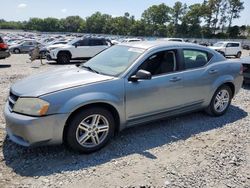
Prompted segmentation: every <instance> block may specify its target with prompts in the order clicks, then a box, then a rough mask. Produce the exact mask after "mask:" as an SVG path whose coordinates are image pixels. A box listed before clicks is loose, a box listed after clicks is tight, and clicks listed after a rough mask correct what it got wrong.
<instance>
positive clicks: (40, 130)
mask: <svg viewBox="0 0 250 188" xmlns="http://www.w3.org/2000/svg"><path fill="white" fill-rule="evenodd" d="M4 116H5V120H6V131H7V134H8V136H9V138H10V139H11V140H12V141H13V142H15V143H17V144H19V145H22V146H40V145H51V144H61V143H62V142H63V129H64V126H65V123H66V120H67V117H68V115H67V114H56V115H49V116H44V117H31V116H26V115H21V114H17V113H15V112H11V111H10V110H9V107H8V104H6V105H5V109H4Z"/></svg>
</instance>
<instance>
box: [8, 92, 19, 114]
mask: <svg viewBox="0 0 250 188" xmlns="http://www.w3.org/2000/svg"><path fill="white" fill-rule="evenodd" d="M18 98H19V97H18V96H17V95H15V94H13V93H12V92H10V96H9V100H8V101H9V107H10V110H11V111H12V110H13V108H14V105H15V103H16V101H17V99H18Z"/></svg>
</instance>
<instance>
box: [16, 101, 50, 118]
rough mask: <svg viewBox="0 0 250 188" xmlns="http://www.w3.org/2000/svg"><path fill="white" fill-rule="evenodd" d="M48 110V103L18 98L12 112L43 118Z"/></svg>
mask: <svg viewBox="0 0 250 188" xmlns="http://www.w3.org/2000/svg"><path fill="white" fill-rule="evenodd" d="M48 109H49V103H48V102H46V101H44V100H42V99H39V98H19V99H18V100H17V102H16V103H15V105H14V108H13V111H14V112H18V113H21V114H26V115H31V116H43V115H45V114H46V113H47V111H48Z"/></svg>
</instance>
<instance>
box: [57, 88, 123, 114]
mask: <svg viewBox="0 0 250 188" xmlns="http://www.w3.org/2000/svg"><path fill="white" fill-rule="evenodd" d="M93 103H106V104H109V105H111V106H113V107H114V108H115V109H116V110H117V112H118V113H119V114H120V113H121V108H122V106H123V101H122V100H121V99H119V98H118V97H117V96H114V95H111V94H108V93H102V92H91V93H83V94H81V95H77V96H75V97H73V98H71V99H70V100H68V101H66V102H65V103H64V104H63V106H62V107H61V108H60V109H59V113H62V114H64V113H69V114H71V113H72V112H74V111H75V110H77V109H78V108H80V107H83V106H85V105H88V104H93Z"/></svg>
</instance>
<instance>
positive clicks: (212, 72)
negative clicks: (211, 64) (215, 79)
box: [209, 69, 218, 74]
mask: <svg viewBox="0 0 250 188" xmlns="http://www.w3.org/2000/svg"><path fill="white" fill-rule="evenodd" d="M217 72H218V70H215V69H213V70H210V71H209V74H216V73H217Z"/></svg>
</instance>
